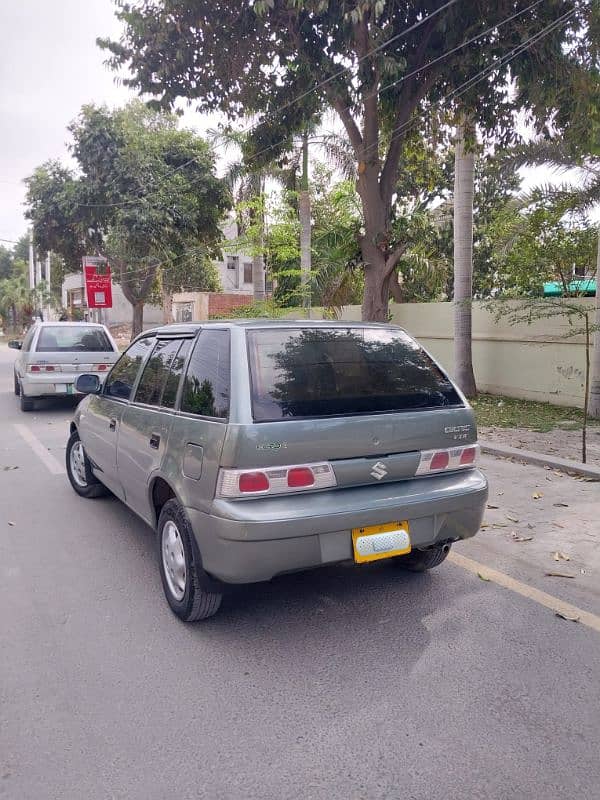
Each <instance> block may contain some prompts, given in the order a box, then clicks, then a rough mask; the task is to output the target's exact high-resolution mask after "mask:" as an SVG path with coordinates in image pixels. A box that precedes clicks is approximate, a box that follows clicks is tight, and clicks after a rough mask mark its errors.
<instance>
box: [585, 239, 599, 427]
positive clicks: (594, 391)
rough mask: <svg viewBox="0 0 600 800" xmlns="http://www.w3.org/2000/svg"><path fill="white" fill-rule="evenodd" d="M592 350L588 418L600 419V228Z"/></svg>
mask: <svg viewBox="0 0 600 800" xmlns="http://www.w3.org/2000/svg"><path fill="white" fill-rule="evenodd" d="M594 327H595V331H594V348H593V350H592V369H591V380H590V399H589V407H588V413H589V415H590V417H600V227H599V228H598V253H597V257H596V313H595V315H594Z"/></svg>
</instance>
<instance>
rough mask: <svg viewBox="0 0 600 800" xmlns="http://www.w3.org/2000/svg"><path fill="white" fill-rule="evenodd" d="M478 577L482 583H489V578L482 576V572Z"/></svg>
mask: <svg viewBox="0 0 600 800" xmlns="http://www.w3.org/2000/svg"><path fill="white" fill-rule="evenodd" d="M477 577H478V578H481V580H482V581H489V578H488V577H486V576H485V575H482V574H481V572H478V573H477Z"/></svg>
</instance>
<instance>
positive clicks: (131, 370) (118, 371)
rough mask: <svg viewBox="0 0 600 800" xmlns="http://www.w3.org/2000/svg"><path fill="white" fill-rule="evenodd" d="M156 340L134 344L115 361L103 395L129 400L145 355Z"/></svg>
mask: <svg viewBox="0 0 600 800" xmlns="http://www.w3.org/2000/svg"><path fill="white" fill-rule="evenodd" d="M155 341H156V340H155V339H154V338H152V337H148V338H145V339H140V340H139V341H137V342H134V343H133V344H132V345H131V346H130V347H129V348H128V349H127V350H126V351H125V352H124V353H123V355H122V356H121V358H120V359H119V360H118V361H117V363H116V364H115V365H114V367H113V368H112V369H111V371H110V372H109V374H108V377H107V379H106V383H105V384H104V394H105V395H108V396H109V397H118V398H119V399H120V400H129V398H130V396H131V390H132V389H133V385H134V383H135V379H136V378H137V374H138V372H139V370H140V367H141V366H142V363H143V361H144V359H145V358H146V355H147V354H148V352H149V350H150V348H151V347H152V345H153V344H154V342H155Z"/></svg>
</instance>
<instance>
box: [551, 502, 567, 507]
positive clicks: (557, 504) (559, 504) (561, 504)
mask: <svg viewBox="0 0 600 800" xmlns="http://www.w3.org/2000/svg"><path fill="white" fill-rule="evenodd" d="M552 505H553V506H556V507H557V508H568V507H569V504H568V503H552Z"/></svg>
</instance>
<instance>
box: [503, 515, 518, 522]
mask: <svg viewBox="0 0 600 800" xmlns="http://www.w3.org/2000/svg"><path fill="white" fill-rule="evenodd" d="M506 519H509V520H510V521H511V522H518V521H519V518H518V517H512V516H511V515H510V514H507V515H506Z"/></svg>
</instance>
